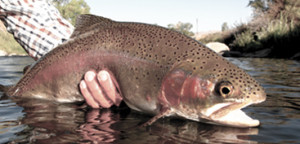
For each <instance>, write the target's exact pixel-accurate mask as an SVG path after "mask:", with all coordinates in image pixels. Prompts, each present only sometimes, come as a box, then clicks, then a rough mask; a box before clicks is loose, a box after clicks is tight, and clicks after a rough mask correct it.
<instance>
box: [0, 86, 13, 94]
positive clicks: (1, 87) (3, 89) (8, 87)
mask: <svg viewBox="0 0 300 144" xmlns="http://www.w3.org/2000/svg"><path fill="white" fill-rule="evenodd" d="M11 87H12V86H4V85H1V84H0V92H4V93H6V92H7V91H8V90H9V89H10V88H11Z"/></svg>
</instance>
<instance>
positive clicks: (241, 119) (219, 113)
mask: <svg viewBox="0 0 300 144" xmlns="http://www.w3.org/2000/svg"><path fill="white" fill-rule="evenodd" d="M250 104H251V103H248V104H244V103H220V104H216V105H213V106H211V107H209V108H207V109H205V110H202V111H201V114H200V116H199V120H200V121H201V119H204V120H206V121H207V123H212V124H217V125H224V126H231V127H240V128H247V127H257V126H259V125H260V122H259V120H256V119H252V118H251V117H249V116H248V115H247V114H245V112H243V111H242V110H241V109H242V108H244V107H247V106H248V105H250Z"/></svg>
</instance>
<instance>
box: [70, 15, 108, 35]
mask: <svg viewBox="0 0 300 144" xmlns="http://www.w3.org/2000/svg"><path fill="white" fill-rule="evenodd" d="M112 23H114V21H112V20H110V19H108V18H104V17H101V16H95V15H91V14H83V15H79V16H78V17H77V19H76V24H75V30H74V32H73V33H72V35H71V37H70V38H74V37H76V36H78V35H80V34H82V33H85V32H87V31H89V30H91V29H93V28H94V26H95V25H97V27H98V26H107V25H111V24H112ZM91 27H93V28H91Z"/></svg>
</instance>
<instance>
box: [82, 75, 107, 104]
mask: <svg viewBox="0 0 300 144" xmlns="http://www.w3.org/2000/svg"><path fill="white" fill-rule="evenodd" d="M84 79H85V82H86V85H87V87H88V90H89V92H90V93H89V94H90V95H89V94H88V95H87V97H88V98H90V96H92V98H93V99H94V100H95V102H97V103H98V104H99V105H100V106H101V107H104V108H109V107H111V106H112V102H111V101H110V100H109V99H107V98H106V97H105V94H104V93H103V91H102V89H101V87H100V86H99V84H98V81H97V79H96V73H95V72H94V71H88V72H87V73H86V74H85V76H84ZM89 103H91V104H93V106H94V102H92V101H90V102H89Z"/></svg>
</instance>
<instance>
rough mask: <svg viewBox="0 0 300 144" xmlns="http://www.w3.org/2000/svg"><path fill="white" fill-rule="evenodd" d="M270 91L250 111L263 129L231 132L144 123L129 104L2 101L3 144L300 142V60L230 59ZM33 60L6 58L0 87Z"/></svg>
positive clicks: (167, 122) (192, 125)
mask: <svg viewBox="0 0 300 144" xmlns="http://www.w3.org/2000/svg"><path fill="white" fill-rule="evenodd" d="M229 60H230V61H232V62H233V63H234V64H236V65H238V66H239V67H241V68H243V69H245V70H246V71H247V72H248V73H249V74H250V75H252V76H253V77H255V78H256V79H257V80H258V81H259V82H260V83H261V84H262V86H263V87H264V88H265V89H266V92H267V95H268V97H267V100H266V101H265V102H264V103H261V104H258V105H251V106H249V107H247V108H245V109H244V111H245V112H246V113H247V114H248V115H249V116H251V117H253V118H256V119H259V120H260V122H261V126H260V127H257V128H246V129H241V128H230V127H223V126H215V125H209V124H203V123H197V122H192V121H186V120H178V119H170V118H165V119H160V120H159V121H157V122H156V123H154V124H153V125H152V126H150V127H147V128H145V127H139V126H138V125H140V124H142V123H144V122H146V121H147V120H149V118H150V117H149V116H147V115H142V114H138V113H135V112H133V111H130V110H129V109H128V108H127V107H126V106H124V107H122V108H111V109H105V110H100V111H99V110H92V109H82V108H80V106H78V105H76V104H58V103H53V102H45V101H41V100H26V99H24V100H19V101H13V100H11V99H10V98H5V97H4V96H3V93H1V92H0V96H1V97H2V98H1V100H0V143H138V144H141V143H151V144H153V143H168V144H172V143H300V62H297V61H292V60H282V59H253V58H251V59H250V58H238V59H236V58H229ZM32 62H33V61H32V60H31V58H29V57H0V84H4V85H12V84H15V83H16V82H17V81H18V80H19V79H20V77H21V76H22V70H23V67H24V66H26V65H28V64H31V63H32Z"/></svg>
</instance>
